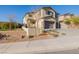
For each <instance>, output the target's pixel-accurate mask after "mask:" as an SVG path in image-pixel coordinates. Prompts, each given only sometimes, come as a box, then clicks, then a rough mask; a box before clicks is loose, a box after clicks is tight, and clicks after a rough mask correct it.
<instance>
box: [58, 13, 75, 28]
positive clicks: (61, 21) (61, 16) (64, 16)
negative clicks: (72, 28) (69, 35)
mask: <svg viewBox="0 0 79 59" xmlns="http://www.w3.org/2000/svg"><path fill="white" fill-rule="evenodd" d="M74 16H75V15H74V14H70V13H66V14H63V15H60V16H59V17H58V19H59V22H60V24H61V28H62V29H67V28H68V26H67V25H66V24H65V23H64V20H66V19H68V18H72V17H74Z"/></svg>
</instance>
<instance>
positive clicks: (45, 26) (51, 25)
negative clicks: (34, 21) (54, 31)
mask: <svg viewBox="0 0 79 59" xmlns="http://www.w3.org/2000/svg"><path fill="white" fill-rule="evenodd" d="M53 23H54V22H52V21H44V29H49V28H53Z"/></svg>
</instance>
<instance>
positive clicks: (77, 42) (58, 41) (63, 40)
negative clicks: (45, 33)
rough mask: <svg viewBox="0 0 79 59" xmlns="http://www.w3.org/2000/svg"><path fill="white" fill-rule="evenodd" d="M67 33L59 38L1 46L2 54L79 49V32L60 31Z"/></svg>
mask: <svg viewBox="0 0 79 59" xmlns="http://www.w3.org/2000/svg"><path fill="white" fill-rule="evenodd" d="M58 31H59V32H63V33H66V35H61V36H59V37H57V38H51V39H48V40H47V39H46V40H45V39H44V40H35V41H24V42H16V43H5V44H0V53H49V52H52V53H53V52H57V51H64V50H72V49H79V30H76V29H75V30H73V29H72V30H71V29H70V30H64V29H61V30H58Z"/></svg>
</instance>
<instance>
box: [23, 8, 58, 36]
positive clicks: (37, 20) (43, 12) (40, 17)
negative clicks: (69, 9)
mask: <svg viewBox="0 0 79 59" xmlns="http://www.w3.org/2000/svg"><path fill="white" fill-rule="evenodd" d="M23 24H24V26H23V29H24V30H25V31H26V32H27V35H39V34H41V33H43V32H44V31H49V30H53V29H56V28H59V21H58V13H57V12H56V11H55V10H54V9H52V8H51V7H43V8H41V9H39V10H36V11H33V12H29V13H26V14H25V16H24V18H23Z"/></svg>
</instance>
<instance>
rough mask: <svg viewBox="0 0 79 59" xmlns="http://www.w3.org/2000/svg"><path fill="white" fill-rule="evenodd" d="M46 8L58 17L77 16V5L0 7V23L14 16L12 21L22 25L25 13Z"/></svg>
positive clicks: (78, 7) (78, 10)
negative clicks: (53, 11) (70, 14)
mask: <svg viewBox="0 0 79 59" xmlns="http://www.w3.org/2000/svg"><path fill="white" fill-rule="evenodd" d="M48 6H50V7H52V8H53V9H54V10H56V12H58V13H59V14H60V15H61V14H65V13H73V14H76V15H79V5H0V21H2V22H6V21H9V19H8V17H9V16H10V15H14V21H16V22H18V23H22V22H23V17H24V15H25V13H28V12H31V11H33V10H37V9H40V8H41V7H48Z"/></svg>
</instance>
